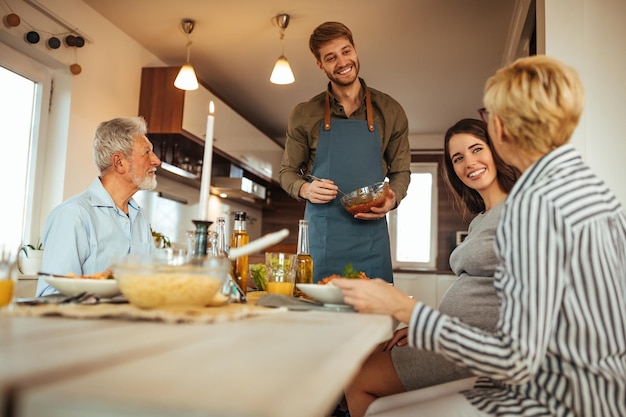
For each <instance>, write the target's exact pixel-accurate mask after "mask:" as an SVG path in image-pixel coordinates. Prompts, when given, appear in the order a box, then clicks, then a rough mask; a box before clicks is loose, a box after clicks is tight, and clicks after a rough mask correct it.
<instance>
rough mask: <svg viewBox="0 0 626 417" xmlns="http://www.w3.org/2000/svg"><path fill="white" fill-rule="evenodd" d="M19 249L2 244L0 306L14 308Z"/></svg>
mask: <svg viewBox="0 0 626 417" xmlns="http://www.w3.org/2000/svg"><path fill="white" fill-rule="evenodd" d="M17 254H18V249H17V248H13V247H10V246H7V245H5V244H0V308H5V307H8V308H9V309H13V307H14V298H15V287H16V285H17V274H16V273H15V269H16V266H17Z"/></svg>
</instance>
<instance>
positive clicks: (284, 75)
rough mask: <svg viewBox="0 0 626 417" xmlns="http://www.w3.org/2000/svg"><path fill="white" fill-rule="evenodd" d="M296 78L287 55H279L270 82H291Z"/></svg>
mask: <svg viewBox="0 0 626 417" xmlns="http://www.w3.org/2000/svg"><path fill="white" fill-rule="evenodd" d="M295 80H296V79H295V77H294V76H293V72H292V71H291V66H289V61H287V58H286V57H285V55H281V56H279V57H278V59H277V60H276V64H274V69H273V70H272V75H271V76H270V82H271V83H273V84H291V83H292V82H294V81H295Z"/></svg>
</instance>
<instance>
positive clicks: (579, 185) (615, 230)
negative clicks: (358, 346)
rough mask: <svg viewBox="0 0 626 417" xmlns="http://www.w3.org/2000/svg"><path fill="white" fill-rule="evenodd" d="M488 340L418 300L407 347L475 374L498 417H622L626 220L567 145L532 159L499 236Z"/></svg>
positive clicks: (483, 405)
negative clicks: (495, 311)
mask: <svg viewBox="0 0 626 417" xmlns="http://www.w3.org/2000/svg"><path fill="white" fill-rule="evenodd" d="M496 255H497V257H498V267H497V269H496V274H495V281H494V285H495V287H496V291H497V292H498V296H499V298H500V303H501V310H500V316H499V319H498V324H497V330H496V331H495V333H488V332H484V331H480V330H478V329H475V328H472V327H470V326H467V325H465V324H464V323H462V322H461V321H460V320H459V319H454V318H451V317H449V316H446V315H443V314H441V313H440V312H438V311H436V310H433V309H431V308H430V307H428V306H426V305H424V304H422V303H418V304H417V305H416V307H415V309H414V311H413V314H412V317H411V320H410V323H409V326H410V332H409V343H410V344H411V345H412V346H416V347H418V348H421V349H425V350H430V351H434V352H437V353H440V354H442V355H445V356H446V357H448V358H449V359H451V360H453V361H454V362H456V363H459V364H462V365H464V366H466V367H468V368H470V369H471V370H472V371H473V372H474V373H475V374H476V375H478V376H480V377H481V378H479V381H478V382H477V384H476V386H475V387H474V389H472V390H470V391H466V392H465V396H466V397H467V398H468V399H469V401H470V402H471V403H472V404H474V405H475V406H476V407H478V408H479V409H481V410H482V411H484V412H485V413H487V414H491V415H496V416H517V415H524V416H584V417H600V416H602V417H605V416H616V417H617V416H626V214H625V213H624V210H623V208H622V206H621V204H620V203H619V201H618V200H617V199H616V197H615V196H614V195H613V193H612V192H611V191H610V190H609V189H608V188H607V186H606V185H605V184H604V182H603V181H602V180H600V179H599V178H598V177H597V176H595V175H594V174H593V173H592V172H591V170H590V169H589V168H588V167H587V166H586V165H585V164H584V163H583V161H582V159H581V157H580V155H579V154H578V152H577V151H576V150H575V149H574V147H573V146H571V145H565V146H561V147H560V148H558V149H556V150H554V151H552V152H550V153H549V154H547V155H545V156H544V157H543V158H541V159H540V160H538V161H537V162H535V163H534V164H533V165H532V166H531V167H530V168H529V169H528V170H526V172H524V174H523V175H522V176H521V178H520V179H519V180H518V182H517V183H516V185H515V187H514V188H513V190H511V193H510V194H509V196H508V198H507V199H506V201H505V207H504V211H503V213H502V217H501V220H500V224H499V225H498V229H497V232H496Z"/></svg>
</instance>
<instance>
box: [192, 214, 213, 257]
mask: <svg viewBox="0 0 626 417" xmlns="http://www.w3.org/2000/svg"><path fill="white" fill-rule="evenodd" d="M191 222H192V223H193V224H195V225H196V247H195V254H196V257H205V256H206V254H207V252H208V250H207V249H208V236H209V226H211V225H212V224H213V222H211V221H208V220H192V221H191Z"/></svg>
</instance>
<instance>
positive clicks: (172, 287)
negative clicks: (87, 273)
mask: <svg viewBox="0 0 626 417" xmlns="http://www.w3.org/2000/svg"><path fill="white" fill-rule="evenodd" d="M158 252H159V253H158V254H154V255H127V256H124V257H120V258H116V259H114V260H113V262H112V268H113V275H114V276H115V279H116V280H117V282H118V286H119V289H120V291H121V293H122V295H124V297H126V299H127V300H128V302H129V303H130V304H132V305H134V306H137V307H140V308H158V307H166V306H188V307H207V306H212V305H221V304H224V303H222V302H220V300H219V298H220V297H226V296H225V295H223V294H222V291H221V289H222V287H223V285H224V283H225V280H226V279H228V277H229V274H228V273H229V271H230V261H229V260H228V258H226V257H216V256H207V257H203V258H197V257H193V256H192V257H190V256H188V255H186V254H185V253H176V252H175V251H165V252H162V251H158ZM226 300H227V298H226ZM226 300H223V301H226Z"/></svg>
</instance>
